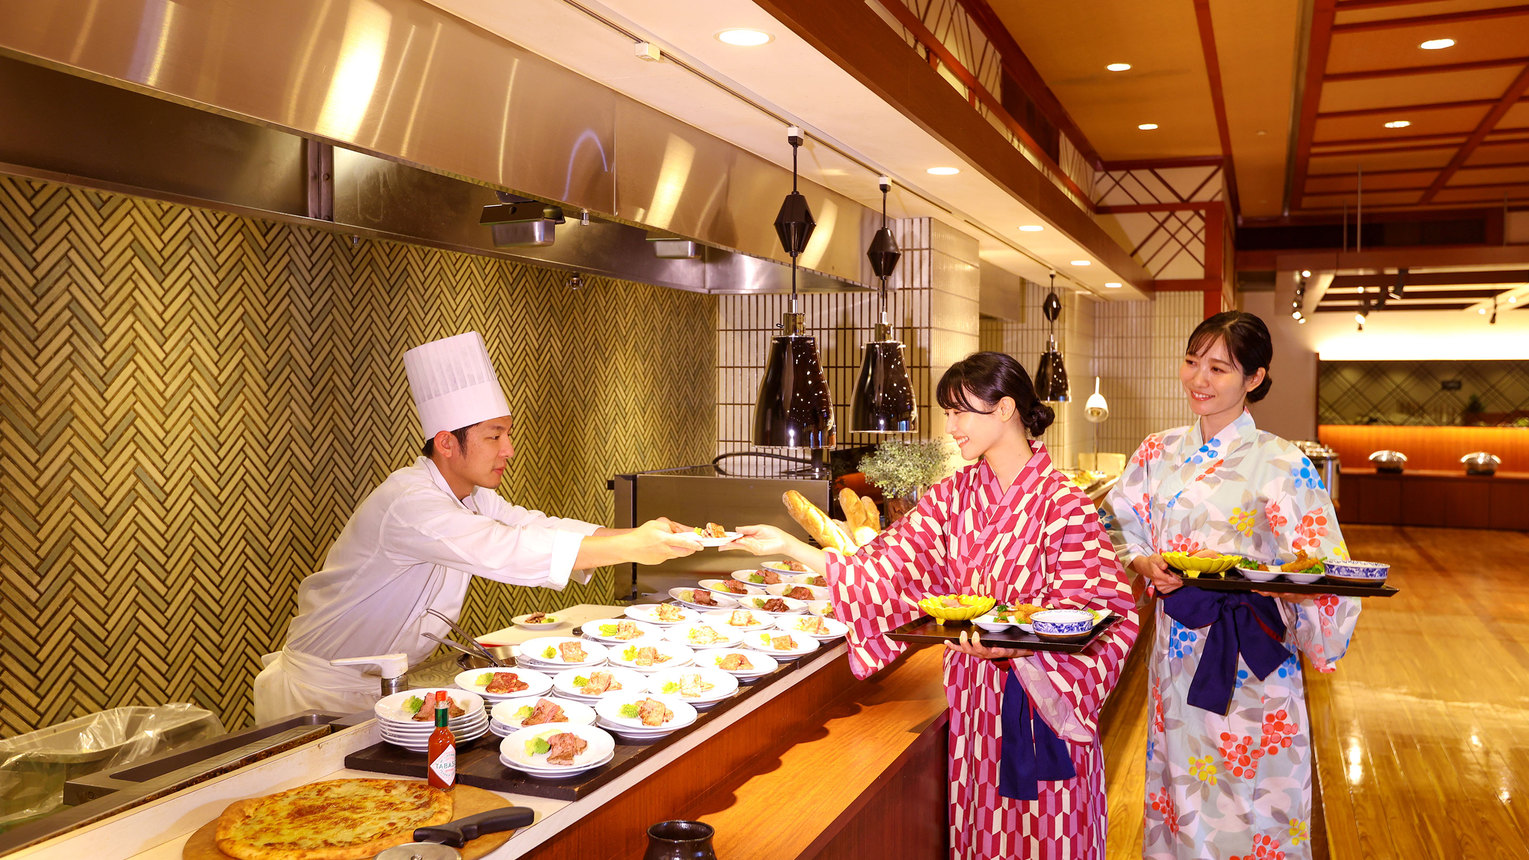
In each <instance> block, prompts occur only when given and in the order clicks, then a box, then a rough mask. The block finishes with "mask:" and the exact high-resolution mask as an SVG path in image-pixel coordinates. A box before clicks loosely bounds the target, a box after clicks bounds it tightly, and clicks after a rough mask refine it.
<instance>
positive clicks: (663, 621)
mask: <svg viewBox="0 0 1529 860" xmlns="http://www.w3.org/2000/svg"><path fill="white" fill-rule="evenodd" d="M626 617H628V618H632V619H635V620H637V621H642V622H645V623H648V624H657V625H659V626H660V627H668V626H669V625H671V624H694V623H695V622H696V621H698V620H700V619H699V616H697V615H696V613H695V610H694V609H686V608H685V607H683V606H675V605H674V604H672V603H634V604H632V605H631V606H628V607H627V608H626Z"/></svg>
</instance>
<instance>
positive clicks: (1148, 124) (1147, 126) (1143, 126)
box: [1137, 122, 1157, 131]
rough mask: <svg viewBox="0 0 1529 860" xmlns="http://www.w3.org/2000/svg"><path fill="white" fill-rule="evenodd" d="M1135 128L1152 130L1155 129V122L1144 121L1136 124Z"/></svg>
mask: <svg viewBox="0 0 1529 860" xmlns="http://www.w3.org/2000/svg"><path fill="white" fill-rule="evenodd" d="M1137 128H1139V129H1141V130H1142V131H1154V130H1156V129H1157V123H1155V122H1144V123H1142V124H1141V125H1139V126H1137Z"/></svg>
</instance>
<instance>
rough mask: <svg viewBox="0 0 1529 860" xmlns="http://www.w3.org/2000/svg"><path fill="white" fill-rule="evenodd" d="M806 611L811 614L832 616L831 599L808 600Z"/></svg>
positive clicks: (825, 616) (832, 606)
mask: <svg viewBox="0 0 1529 860" xmlns="http://www.w3.org/2000/svg"><path fill="white" fill-rule="evenodd" d="M807 611H808V612H810V613H812V614H813V615H821V616H823V617H824V618H834V617H836V616H835V615H834V605H833V601H831V600H809V601H807Z"/></svg>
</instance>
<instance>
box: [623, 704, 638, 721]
mask: <svg viewBox="0 0 1529 860" xmlns="http://www.w3.org/2000/svg"><path fill="white" fill-rule="evenodd" d="M621 716H623V717H626V718H628V719H636V718H637V705H636V704H630V705H622V706H621Z"/></svg>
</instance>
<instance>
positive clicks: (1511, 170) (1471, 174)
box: [1366, 164, 1529, 188]
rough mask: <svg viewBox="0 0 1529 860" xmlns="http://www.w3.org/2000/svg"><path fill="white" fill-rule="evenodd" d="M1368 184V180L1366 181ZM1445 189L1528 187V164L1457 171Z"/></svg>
mask: <svg viewBox="0 0 1529 860" xmlns="http://www.w3.org/2000/svg"><path fill="white" fill-rule="evenodd" d="M1366 184H1368V180H1367V181H1366ZM1446 185H1447V187H1451V188H1453V187H1458V186H1462V185H1524V186H1529V164H1519V165H1514V166H1511V167H1481V168H1476V169H1467V170H1459V171H1456V172H1455V175H1454V176H1451V177H1450V178H1449V182H1448V183H1446Z"/></svg>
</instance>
